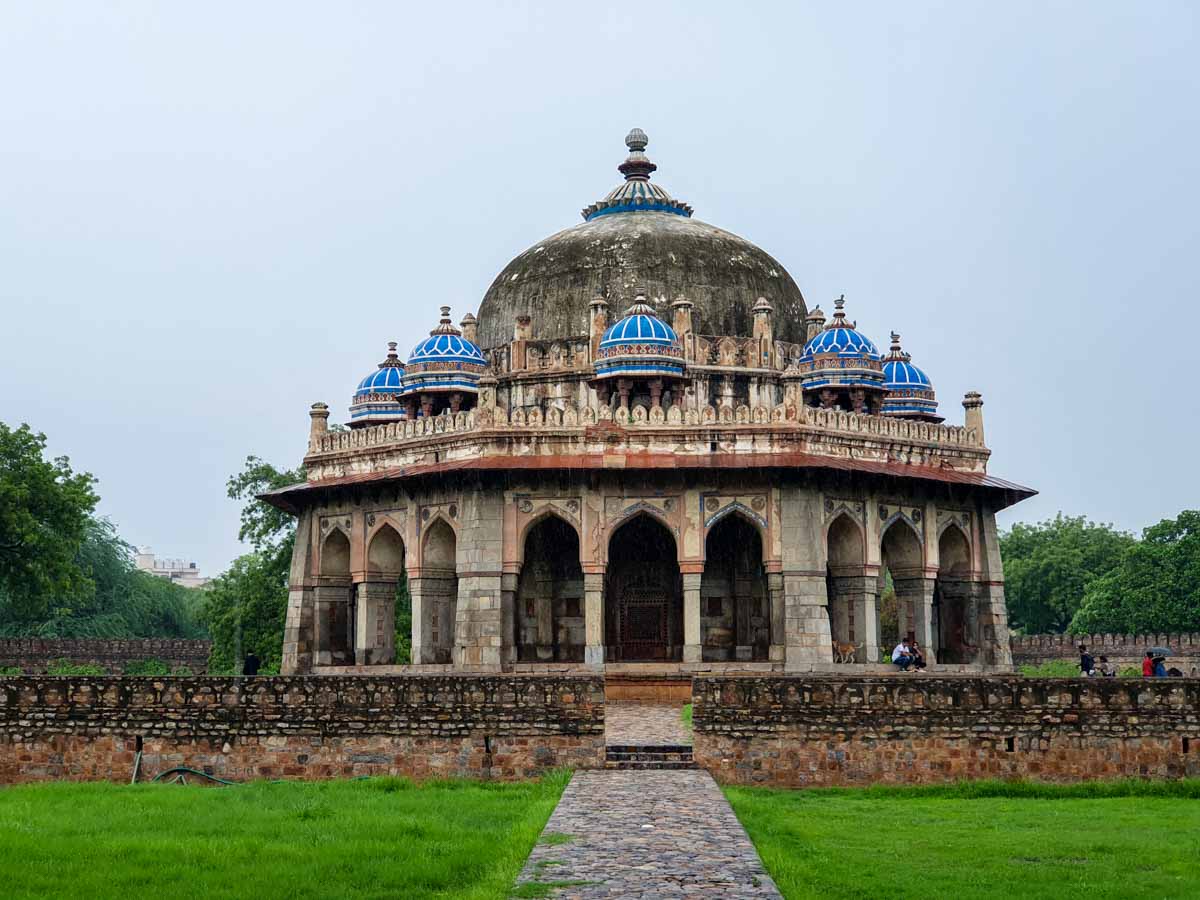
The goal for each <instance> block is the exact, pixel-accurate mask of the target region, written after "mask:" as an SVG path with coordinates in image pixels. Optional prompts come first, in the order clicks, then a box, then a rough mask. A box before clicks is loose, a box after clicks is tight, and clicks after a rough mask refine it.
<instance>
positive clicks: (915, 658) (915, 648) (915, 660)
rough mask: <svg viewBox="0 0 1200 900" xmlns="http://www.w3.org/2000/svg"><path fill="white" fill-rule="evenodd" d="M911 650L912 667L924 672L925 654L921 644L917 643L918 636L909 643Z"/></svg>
mask: <svg viewBox="0 0 1200 900" xmlns="http://www.w3.org/2000/svg"><path fill="white" fill-rule="evenodd" d="M909 652H910V653H911V654H912V667H913V668H914V669H916V670H917V671H918V672H924V671H925V654H924V653H922V652H921V645H920V644H918V643H917V639H916V638H913V642H912V644H910V645H909Z"/></svg>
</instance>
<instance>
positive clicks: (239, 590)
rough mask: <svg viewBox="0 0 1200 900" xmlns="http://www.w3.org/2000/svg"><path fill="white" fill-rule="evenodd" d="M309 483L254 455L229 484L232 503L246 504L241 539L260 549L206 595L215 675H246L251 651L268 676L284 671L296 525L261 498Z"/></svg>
mask: <svg viewBox="0 0 1200 900" xmlns="http://www.w3.org/2000/svg"><path fill="white" fill-rule="evenodd" d="M304 478H305V475H304V469H303V467H301V468H298V469H293V470H290V471H289V470H279V469H276V468H275V467H274V466H272V465H271V464H270V463H266V462H263V461H262V460H261V459H259V458H258V457H256V456H250V457H247V458H246V464H245V466H244V467H243V469H242V471H241V472H239V473H238V474H237V475H233V476H232V477H230V479H229V481H228V482H227V484H226V487H227V493H228V495H229V497H230V499H233V500H241V501H243V506H242V513H241V527H240V528H239V530H238V538H239V539H240V540H243V541H248V542H249V543H250V545H251V547H253V548H254V549H253V550H252V552H250V553H247V554H244V555H243V556H240V557H238V558H237V559H236V560H234V562H233V565H231V566H230V567H229V569H228V570H226V571H225V572H223V573H222V574H221V575H220V576H219V577H218V578H216V579H214V580H213V581H212V582H211V583H210V584H209V586H208V589H207V590H206V591H205V596H204V607H203V611H202V614H201V615H202V617H203V619H204V622H205V624H206V625H207V626H208V630H209V634H210V635H211V637H212V641H213V649H212V653H211V655H210V657H209V671H210V672H214V673H230V674H232V673H236V672H238V671H240V665H241V661H242V659H243V658H244V657H245V654H246V652H247V651H249V650H254V651H255V653H256V654H257V655H258V657H259V659H260V660H262V668H261V669H260V671H261V672H263V674H272V673H276V672H278V671H279V663H280V654H281V652H282V649H283V627H284V622H285V619H286V617H287V590H288V569H289V567H290V564H291V560H292V547H293V545H294V544H295V540H296V522H295V520H294V519H293V518H292V517H291V516H289V515H288V514H287V513H285V512H283V511H282V510H278V509H275V508H274V507H272V506H268V505H267V504H265V503H263V502H262V501H260V500H258V499H257V495H258V494H261V493H263V492H264V491H267V490H271V489H272V488H277V487H284V486H286V485H289V484H295V483H297V482H300V481H303V480H304Z"/></svg>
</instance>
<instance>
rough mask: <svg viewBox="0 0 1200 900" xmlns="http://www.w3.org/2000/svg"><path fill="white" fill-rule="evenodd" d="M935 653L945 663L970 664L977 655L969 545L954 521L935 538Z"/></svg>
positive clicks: (977, 616) (976, 620) (977, 638)
mask: <svg viewBox="0 0 1200 900" xmlns="http://www.w3.org/2000/svg"><path fill="white" fill-rule="evenodd" d="M934 607H935V609H936V610H937V615H936V618H937V632H936V639H937V648H936V649H937V654H938V659H939V661H941V662H945V663H972V662H975V661H976V658H977V655H978V652H979V646H978V644H979V612H978V608H977V607H976V605H975V601H974V594H973V591H972V588H971V544H970V542H969V541H968V539H967V535H966V532H964V531H963V530H962V528H961V527H960V526H959V525H958V523H957V522H951V523H949V524H948V525H947V526H946V528H944V529H943V530H942V533H941V535H940V536H939V537H938V574H937V580H936V581H935V582H934Z"/></svg>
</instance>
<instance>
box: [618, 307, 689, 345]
mask: <svg viewBox="0 0 1200 900" xmlns="http://www.w3.org/2000/svg"><path fill="white" fill-rule="evenodd" d="M678 342H679V338H678V337H676V336H675V331H674V329H672V328H671V326H670V325H668V324H667V323H666V322H664V321H663V320H662V319H660V318H658V317H657V316H656V315H654V310H653V309H651V308H650V307H649V306H647V305H646V304H645V303H638V304H636V305H634V306H632V307H630V308H629V311H628V312H626V313H625V316H624V317H623V318H621V319H620V320H618V321H616V322H614V323H613V324H612V325H609V326H608V328H607V329H605V331H604V335H603V337H601V338H600V348H601V349H606V348H609V347H616V346H617V345H619V344H653V345H658V346H662V347H671V346H674V345H675V344H677V343H678Z"/></svg>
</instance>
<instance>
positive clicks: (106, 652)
mask: <svg viewBox="0 0 1200 900" xmlns="http://www.w3.org/2000/svg"><path fill="white" fill-rule="evenodd" d="M211 650H212V641H185V640H175V639H169V638H144V639H137V640H94V639H83V640H65V639H57V638H3V639H0V667H9V666H16V667H17V668H19V669H21V670H23V671H24V672H27V673H29V674H32V675H36V674H40V673H44V672H45V671H46V666H47V665H49V664H50V663H51V662H53V661H54V660H59V659H65V660H67V661H68V662H70V663H73V664H75V665H91V666H100V667H101V668H103V669H104V671H105V672H108V673H110V674H113V675H119V674H121V673H122V672H123V671H124V670H125V666H127V665H128V664H129V663H135V662H142V661H143V660H147V659H159V660H162V661H163V662H165V663H166V664H167V665H169V666H171V667H172V668H175V667H178V666H187V667H188V668H189V669H190V670H191V671H192V673H193V674H194V675H203V674H204V672H205V670H206V669H207V668H208V654H209V651H211Z"/></svg>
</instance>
